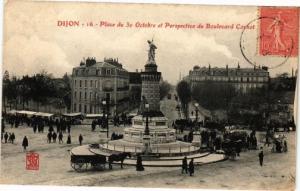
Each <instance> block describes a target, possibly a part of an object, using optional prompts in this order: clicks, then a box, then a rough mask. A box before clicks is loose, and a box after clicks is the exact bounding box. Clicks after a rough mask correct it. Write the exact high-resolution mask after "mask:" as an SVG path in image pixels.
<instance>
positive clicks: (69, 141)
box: [67, 134, 71, 144]
mask: <svg viewBox="0 0 300 191" xmlns="http://www.w3.org/2000/svg"><path fill="white" fill-rule="evenodd" d="M67 144H71V135H70V134H69V135H68V139H67Z"/></svg>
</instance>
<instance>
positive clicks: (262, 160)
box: [258, 150, 264, 166]
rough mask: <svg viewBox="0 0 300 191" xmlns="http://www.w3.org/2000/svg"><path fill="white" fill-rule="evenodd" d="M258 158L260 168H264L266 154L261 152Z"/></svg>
mask: <svg viewBox="0 0 300 191" xmlns="http://www.w3.org/2000/svg"><path fill="white" fill-rule="evenodd" d="M258 157H259V164H260V166H263V162H264V152H263V150H261V151H260V152H259V154H258Z"/></svg>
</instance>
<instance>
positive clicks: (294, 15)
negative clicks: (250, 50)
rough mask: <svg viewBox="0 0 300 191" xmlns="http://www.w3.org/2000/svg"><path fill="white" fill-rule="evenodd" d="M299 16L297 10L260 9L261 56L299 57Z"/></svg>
mask: <svg viewBox="0 0 300 191" xmlns="http://www.w3.org/2000/svg"><path fill="white" fill-rule="evenodd" d="M298 15H299V10H298V9H297V8H272V7H262V8H260V17H261V19H260V30H259V32H260V38H259V54H260V55H264V56H265V55H275V56H291V57H294V56H297V55H298V40H299V36H298V35H299V31H298V30H299V16H298Z"/></svg>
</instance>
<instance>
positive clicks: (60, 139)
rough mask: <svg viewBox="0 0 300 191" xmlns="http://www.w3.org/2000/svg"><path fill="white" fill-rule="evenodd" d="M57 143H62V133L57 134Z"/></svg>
mask: <svg viewBox="0 0 300 191" xmlns="http://www.w3.org/2000/svg"><path fill="white" fill-rule="evenodd" d="M58 143H59V144H60V143H63V134H62V132H61V131H60V132H59V134H58Z"/></svg>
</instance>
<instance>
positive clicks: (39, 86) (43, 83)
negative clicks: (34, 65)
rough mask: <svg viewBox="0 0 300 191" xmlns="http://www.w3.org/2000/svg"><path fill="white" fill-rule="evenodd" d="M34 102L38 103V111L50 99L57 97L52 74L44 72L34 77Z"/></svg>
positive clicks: (32, 94) (32, 92) (32, 93)
mask: <svg viewBox="0 0 300 191" xmlns="http://www.w3.org/2000/svg"><path fill="white" fill-rule="evenodd" d="M31 96H32V100H33V101H35V102H36V103H37V111H39V105H40V104H45V103H47V101H48V98H49V97H55V86H54V83H53V80H52V76H51V74H47V72H44V71H42V72H41V73H39V74H36V75H34V76H33V77H32V91H31Z"/></svg>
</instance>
